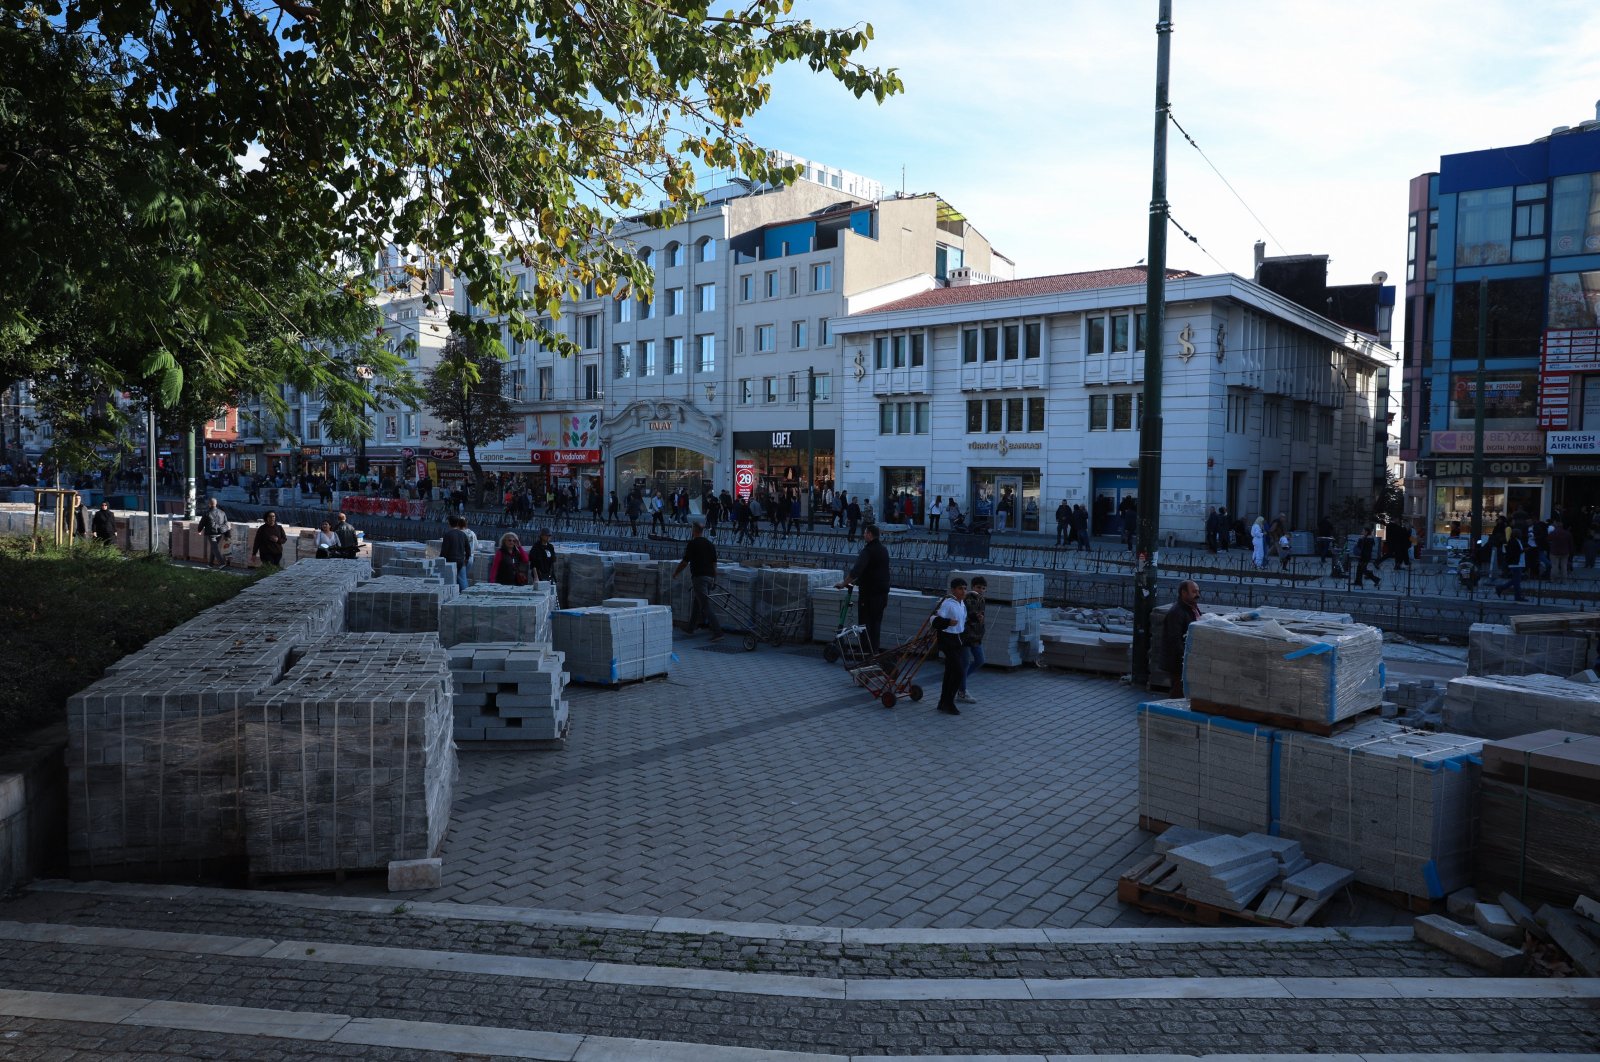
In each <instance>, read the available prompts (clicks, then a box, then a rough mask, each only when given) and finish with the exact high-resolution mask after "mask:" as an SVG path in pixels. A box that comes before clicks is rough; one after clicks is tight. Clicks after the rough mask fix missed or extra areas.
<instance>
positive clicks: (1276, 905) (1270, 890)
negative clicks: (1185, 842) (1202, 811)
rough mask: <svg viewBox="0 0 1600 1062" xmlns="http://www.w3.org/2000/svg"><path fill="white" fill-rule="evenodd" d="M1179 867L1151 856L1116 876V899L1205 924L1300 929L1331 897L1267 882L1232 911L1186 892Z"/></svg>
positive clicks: (1187, 920) (1150, 911)
mask: <svg viewBox="0 0 1600 1062" xmlns="http://www.w3.org/2000/svg"><path fill="white" fill-rule="evenodd" d="M1177 870H1178V865H1177V864H1176V863H1174V862H1172V861H1171V860H1170V859H1168V858H1167V857H1166V856H1163V855H1154V856H1150V857H1149V858H1148V859H1145V860H1144V861H1143V862H1141V863H1139V864H1138V865H1136V866H1134V867H1132V868H1130V869H1129V870H1128V871H1127V873H1125V874H1123V875H1122V877H1120V878H1118V879H1117V900H1118V901H1120V902H1121V903H1125V904H1128V905H1130V906H1132V907H1137V908H1138V909H1139V910H1141V911H1145V912H1147V913H1149V914H1161V915H1167V916H1169V917H1172V918H1176V919H1179V920H1180V921H1184V922H1191V923H1194V924H1196V925H1202V926H1215V925H1250V926H1268V927H1272V928H1278V929H1298V928H1299V927H1301V926H1305V925H1308V924H1309V923H1310V921H1311V919H1312V918H1313V917H1314V916H1315V915H1316V913H1317V912H1318V911H1320V910H1322V908H1323V907H1324V906H1326V905H1327V902H1328V899H1329V898H1328V897H1324V898H1323V899H1320V900H1312V899H1308V898H1306V897H1304V896H1295V895H1293V894H1292V893H1286V892H1284V891H1283V890H1282V889H1281V888H1278V887H1276V886H1268V887H1267V889H1266V891H1265V892H1264V893H1263V894H1262V896H1261V897H1260V898H1259V899H1258V900H1256V902H1255V904H1254V905H1253V906H1252V907H1250V908H1246V909H1245V910H1243V911H1230V910H1228V909H1227V908H1225V907H1218V906H1216V905H1215V904H1209V903H1205V902H1203V901H1201V900H1195V899H1192V898H1190V897H1189V896H1187V895H1185V894H1184V891H1183V886H1182V885H1181V884H1180V883H1179V881H1178V880H1177V879H1178V874H1177Z"/></svg>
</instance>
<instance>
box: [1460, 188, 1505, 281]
mask: <svg viewBox="0 0 1600 1062" xmlns="http://www.w3.org/2000/svg"><path fill="white" fill-rule="evenodd" d="M1511 192H1512V190H1511V189H1510V188H1480V189H1477V190H1475V191H1471V192H1459V193H1457V195H1456V265H1458V266H1475V265H1500V264H1502V263H1505V262H1509V261H1511V219H1512V211H1511Z"/></svg>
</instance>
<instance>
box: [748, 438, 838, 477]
mask: <svg viewBox="0 0 1600 1062" xmlns="http://www.w3.org/2000/svg"><path fill="white" fill-rule="evenodd" d="M833 454H834V433H833V429H832V428H827V429H822V428H819V429H817V431H816V433H815V435H814V436H812V435H808V434H807V432H806V430H805V429H804V428H799V429H794V430H785V431H736V432H734V433H733V456H734V458H735V459H736V460H739V461H748V462H750V463H751V464H752V465H753V466H754V467H755V471H756V489H757V490H785V491H787V490H797V489H799V488H801V487H803V486H804V485H805V484H806V483H807V481H808V480H809V479H810V478H811V477H810V470H811V467H812V465H811V462H812V459H813V458H815V460H816V465H815V467H816V470H817V476H816V481H817V485H818V486H822V487H827V486H832V485H833Z"/></svg>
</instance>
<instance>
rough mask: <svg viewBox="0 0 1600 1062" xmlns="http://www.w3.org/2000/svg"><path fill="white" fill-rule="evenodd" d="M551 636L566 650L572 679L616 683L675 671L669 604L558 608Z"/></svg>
mask: <svg viewBox="0 0 1600 1062" xmlns="http://www.w3.org/2000/svg"><path fill="white" fill-rule="evenodd" d="M550 638H551V642H552V644H553V645H554V646H555V648H556V650H557V651H559V652H561V653H564V654H565V655H566V664H567V673H568V674H570V675H571V676H572V681H573V682H581V683H585V684H589V685H597V686H615V685H618V684H620V683H623V682H633V681H635V680H637V679H643V678H651V677H653V676H656V675H666V674H669V673H670V672H671V670H672V655H673V654H672V610H671V609H670V608H668V607H667V606H665V605H640V606H634V607H630V608H605V607H603V606H595V607H592V608H564V609H559V610H557V612H556V613H555V615H554V616H553V617H552V620H551V628H550Z"/></svg>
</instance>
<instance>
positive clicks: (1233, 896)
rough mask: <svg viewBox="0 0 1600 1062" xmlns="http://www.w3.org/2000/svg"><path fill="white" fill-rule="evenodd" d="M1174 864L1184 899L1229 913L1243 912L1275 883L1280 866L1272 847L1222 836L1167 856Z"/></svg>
mask: <svg viewBox="0 0 1600 1062" xmlns="http://www.w3.org/2000/svg"><path fill="white" fill-rule="evenodd" d="M1167 859H1169V860H1170V861H1172V862H1173V863H1175V864H1177V866H1178V875H1179V879H1180V881H1181V883H1182V885H1183V892H1184V895H1185V896H1187V897H1188V898H1189V899H1191V900H1197V901H1199V902H1200V903H1208V904H1211V905H1212V906H1213V907H1221V908H1224V909H1226V910H1229V911H1242V910H1244V909H1245V908H1246V907H1248V906H1250V902H1251V901H1252V900H1254V899H1255V898H1256V897H1257V896H1260V895H1261V893H1262V892H1263V891H1265V889H1266V887H1267V885H1268V884H1270V883H1271V882H1273V881H1276V880H1277V879H1278V876H1279V875H1280V874H1281V873H1282V866H1281V864H1280V863H1279V861H1278V856H1277V853H1276V852H1275V851H1274V850H1273V849H1272V847H1270V846H1268V845H1265V844H1261V843H1259V842H1257V841H1254V840H1252V839H1250V838H1248V837H1230V836H1227V835H1221V836H1217V837H1212V838H1209V839H1207V840H1204V841H1196V842H1194V843H1193V844H1186V845H1183V846H1182V847H1179V848H1173V849H1171V850H1169V851H1168V852H1167Z"/></svg>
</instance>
